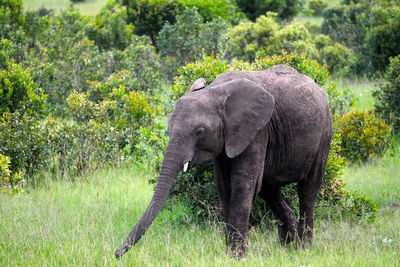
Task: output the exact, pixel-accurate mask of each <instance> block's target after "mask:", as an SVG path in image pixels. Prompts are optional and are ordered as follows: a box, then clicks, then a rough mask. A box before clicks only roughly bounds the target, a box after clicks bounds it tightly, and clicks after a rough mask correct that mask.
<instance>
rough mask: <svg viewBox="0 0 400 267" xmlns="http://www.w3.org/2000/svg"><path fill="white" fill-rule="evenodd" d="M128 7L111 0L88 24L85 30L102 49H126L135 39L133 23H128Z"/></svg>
mask: <svg viewBox="0 0 400 267" xmlns="http://www.w3.org/2000/svg"><path fill="white" fill-rule="evenodd" d="M126 21H127V14H126V8H125V7H120V6H118V5H116V4H115V2H114V1H110V2H108V3H107V5H106V6H105V7H104V8H103V9H102V10H101V11H100V13H99V14H97V15H96V17H95V18H94V19H92V20H91V21H90V23H89V24H88V25H87V26H86V28H85V32H86V34H87V36H88V38H89V39H90V40H93V41H95V43H96V45H97V46H98V47H99V48H100V49H102V50H108V49H111V48H117V49H120V50H123V49H125V48H126V47H127V46H129V45H130V44H131V42H132V41H133V40H132V38H133V35H132V33H133V30H134V28H135V27H134V26H133V25H132V24H127V23H126Z"/></svg>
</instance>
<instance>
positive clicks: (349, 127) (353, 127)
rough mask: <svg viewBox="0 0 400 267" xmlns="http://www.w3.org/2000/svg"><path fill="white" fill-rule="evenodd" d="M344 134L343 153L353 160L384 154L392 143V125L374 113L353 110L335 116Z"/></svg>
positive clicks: (340, 131) (338, 126)
mask: <svg viewBox="0 0 400 267" xmlns="http://www.w3.org/2000/svg"><path fill="white" fill-rule="evenodd" d="M335 123H336V125H337V126H336V127H337V128H338V133H340V134H341V135H342V147H343V150H342V154H343V155H344V156H345V157H346V158H347V159H348V160H350V161H351V162H357V161H362V162H365V161H367V160H368V159H369V158H371V157H373V156H382V155H383V153H384V152H385V151H386V149H387V148H388V147H389V145H390V141H391V133H390V126H389V125H388V124H386V123H385V122H384V121H383V120H382V119H378V118H377V117H375V115H374V114H373V113H368V112H365V111H352V112H350V113H348V114H344V115H343V116H341V117H340V116H336V117H335Z"/></svg>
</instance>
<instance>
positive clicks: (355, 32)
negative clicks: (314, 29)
mask: <svg viewBox="0 0 400 267" xmlns="http://www.w3.org/2000/svg"><path fill="white" fill-rule="evenodd" d="M323 16H324V21H323V23H322V27H321V30H322V32H323V33H324V34H328V35H329V36H330V37H331V38H332V40H334V41H335V42H340V43H342V44H344V45H345V46H347V47H349V48H351V49H352V51H353V53H354V54H355V55H356V56H357V57H358V58H359V60H358V61H355V62H354V66H352V68H353V72H354V73H356V74H362V73H375V72H382V71H384V70H385V68H386V67H387V65H388V64H389V58H390V57H394V56H396V55H397V54H398V51H399V49H400V48H399V43H400V34H399V33H400V31H399V27H400V24H399V23H398V22H399V21H400V6H399V5H398V2H397V1H390V0H389V1H366V0H362V1H356V2H353V1H351V2H349V3H348V4H347V5H343V6H338V7H334V8H329V9H327V10H326V11H325V12H324V15H323Z"/></svg>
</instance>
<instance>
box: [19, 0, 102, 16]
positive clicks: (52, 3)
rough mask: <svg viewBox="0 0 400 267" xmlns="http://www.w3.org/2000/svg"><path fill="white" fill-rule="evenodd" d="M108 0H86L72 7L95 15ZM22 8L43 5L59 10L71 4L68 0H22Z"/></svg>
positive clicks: (35, 7)
mask: <svg viewBox="0 0 400 267" xmlns="http://www.w3.org/2000/svg"><path fill="white" fill-rule="evenodd" d="M108 1H109V0H86V1H85V2H83V3H77V4H74V7H75V8H76V9H78V10H79V12H81V13H82V14H85V15H96V14H97V13H98V12H99V11H100V10H101V8H102V7H103V6H105V5H106V3H107V2H108ZM22 2H23V3H24V8H25V9H28V8H33V9H38V8H41V7H45V8H48V9H54V10H56V11H60V10H61V9H65V8H67V7H68V6H70V5H71V3H72V2H71V1H69V0H23V1H22Z"/></svg>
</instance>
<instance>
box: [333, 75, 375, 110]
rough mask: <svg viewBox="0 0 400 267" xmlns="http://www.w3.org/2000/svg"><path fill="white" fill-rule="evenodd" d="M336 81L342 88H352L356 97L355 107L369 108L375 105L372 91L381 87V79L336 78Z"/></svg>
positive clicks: (359, 108) (360, 108) (358, 108)
mask: <svg viewBox="0 0 400 267" xmlns="http://www.w3.org/2000/svg"><path fill="white" fill-rule="evenodd" d="M335 83H336V84H337V85H338V87H339V88H341V89H348V90H350V91H351V92H352V93H353V94H354V97H355V105H354V107H353V108H354V109H356V110H368V109H372V108H373V107H374V101H375V100H374V97H373V96H372V93H373V92H374V91H376V90H378V89H379V83H380V81H379V80H369V79H367V78H359V79H356V80H354V79H336V80H335Z"/></svg>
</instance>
